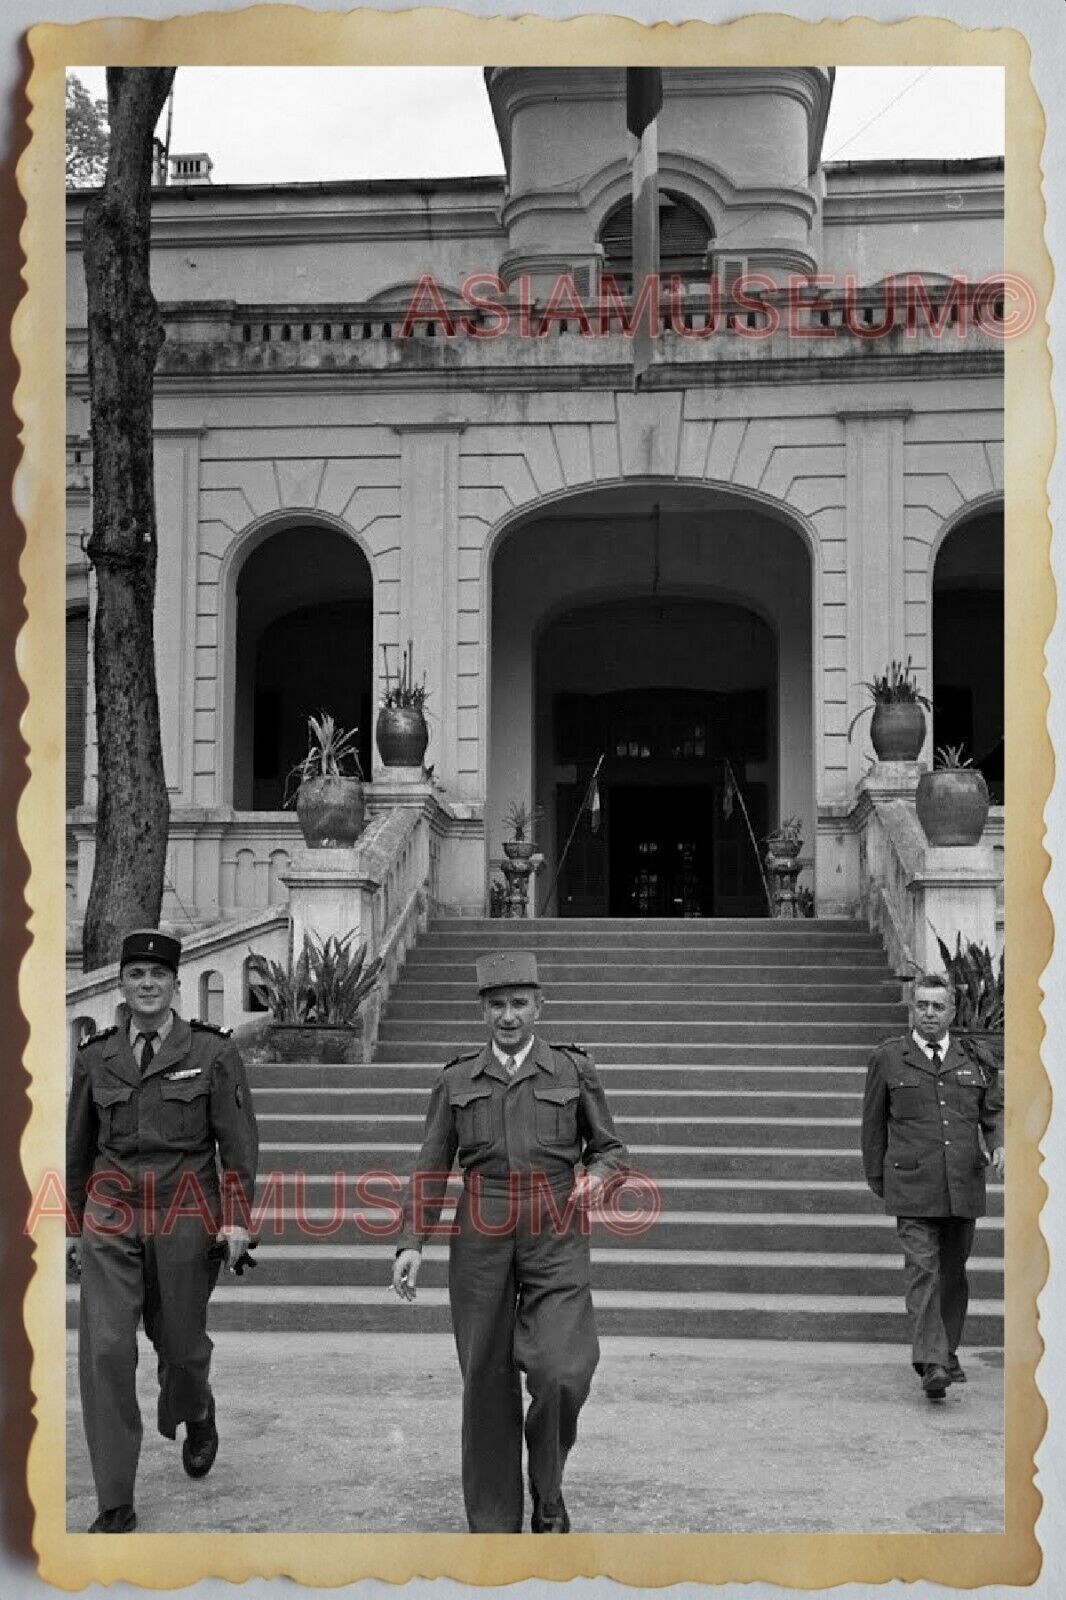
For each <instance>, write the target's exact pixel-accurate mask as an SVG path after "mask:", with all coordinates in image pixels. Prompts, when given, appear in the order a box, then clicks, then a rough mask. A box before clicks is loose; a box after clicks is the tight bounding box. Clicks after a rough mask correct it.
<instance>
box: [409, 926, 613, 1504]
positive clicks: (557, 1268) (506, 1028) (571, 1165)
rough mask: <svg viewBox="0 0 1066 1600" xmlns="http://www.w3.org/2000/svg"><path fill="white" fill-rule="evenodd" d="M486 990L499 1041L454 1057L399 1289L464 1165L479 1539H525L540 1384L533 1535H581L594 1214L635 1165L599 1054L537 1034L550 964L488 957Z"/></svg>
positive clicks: (464, 1362)
mask: <svg viewBox="0 0 1066 1600" xmlns="http://www.w3.org/2000/svg"><path fill="white" fill-rule="evenodd" d="M477 984H478V990H479V992H480V995H481V1005H482V1014H483V1016H484V1019H485V1022H486V1025H487V1028H488V1033H489V1040H488V1042H487V1043H486V1045H485V1046H484V1048H483V1049H481V1050H479V1051H476V1052H475V1053H474V1054H472V1055H464V1056H459V1057H457V1058H456V1059H455V1060H454V1061H450V1062H449V1063H448V1064H447V1066H446V1067H445V1068H444V1070H443V1071H442V1072H441V1075H440V1077H439V1078H438V1080H437V1082H436V1085H435V1086H434V1089H433V1093H432V1097H431V1099H430V1105H429V1111H428V1114H427V1117H426V1129H425V1138H424V1141H423V1144H422V1149H421V1151H420V1152H419V1156H418V1160H417V1162H416V1165H415V1172H414V1174H413V1176H412V1179H411V1181H410V1184H409V1186H408V1190H407V1193H406V1196H405V1205H404V1231H403V1234H402V1236H401V1239H400V1248H399V1249H398V1251H397V1254H396V1259H395V1262H394V1264H393V1275H392V1282H393V1288H394V1289H395V1290H396V1292H397V1294H399V1295H400V1296H401V1298H402V1299H405V1300H413V1299H414V1298H415V1285H416V1283H417V1279H418V1270H419V1265H420V1263H421V1259H422V1257H421V1249H422V1244H423V1242H424V1240H425V1238H426V1236H427V1235H428V1234H429V1233H430V1232H431V1231H432V1230H433V1227H434V1225H435V1223H436V1219H437V1217H438V1216H439V1213H440V1208H441V1203H442V1200H443V1196H444V1186H445V1184H446V1182H447V1175H448V1172H449V1171H450V1169H451V1165H452V1162H453V1160H454V1159H455V1156H456V1154H457V1153H458V1157H459V1164H460V1167H461V1169H462V1174H463V1191H462V1195H461V1197H460V1200H459V1203H458V1207H457V1210H456V1217H455V1226H454V1229H453V1232H452V1237H451V1253H450V1260H449V1273H448V1292H449V1298H450V1300H451V1310H452V1326H453V1329H454V1332H455V1343H456V1348H457V1351H458V1355H459V1366H460V1370H461V1372H462V1379H463V1433H462V1471H463V1494H464V1498H465V1502H466V1513H467V1520H468V1522H469V1525H470V1529H471V1532H474V1533H520V1532H521V1531H522V1521H523V1484H522V1387H521V1378H520V1374H521V1373H524V1374H525V1379H526V1387H527V1389H528V1391H529V1410H528V1415H527V1416H526V1419H525V1435H526V1443H527V1447H528V1455H529V1482H530V1490H531V1493H532V1500H533V1515H532V1531H533V1532H534V1533H569V1531H570V1519H569V1516H568V1515H567V1510H566V1506H565V1504H564V1502H563V1494H562V1480H563V1467H564V1465H565V1463H566V1458H567V1454H568V1452H569V1450H570V1447H571V1446H572V1445H573V1443H574V1439H575V1437H576V1434H577V1419H578V1413H579V1412H580V1410H581V1407H582V1405H583V1404H584V1402H585V1399H586V1398H587V1396H588V1392H589V1388H590V1385H591V1383H592V1375H593V1372H594V1371H595V1369H596V1363H597V1361H598V1360H599V1344H598V1343H597V1339H596V1328H595V1322H594V1318H593V1310H592V1296H591V1293H590V1290H589V1241H588V1227H587V1208H588V1207H589V1205H590V1204H591V1203H592V1202H593V1201H594V1200H595V1199H596V1197H597V1196H598V1195H599V1196H600V1197H601V1198H602V1191H603V1188H604V1185H605V1184H606V1183H607V1182H609V1181H612V1182H618V1181H621V1175H623V1174H624V1172H625V1170H626V1165H627V1159H628V1158H627V1155H626V1150H625V1147H624V1146H623V1145H622V1143H621V1142H620V1140H619V1139H618V1138H617V1136H616V1134H615V1131H614V1124H613V1122H612V1120H611V1113H610V1111H609V1109H608V1106H607V1101H606V1098H605V1096H604V1092H603V1088H602V1086H601V1084H600V1080H599V1077H598V1076H597V1073H596V1068H595V1067H594V1065H593V1063H592V1061H591V1059H590V1058H589V1056H588V1055H586V1054H585V1052H584V1051H583V1050H579V1049H577V1048H576V1047H575V1046H566V1047H555V1046H552V1045H550V1044H548V1043H547V1041H546V1040H544V1039H542V1038H540V1037H539V1036H537V1035H536V1034H535V1033H534V1026H535V1023H536V1020H537V1017H538V1016H539V1015H540V1010H541V1004H542V995H541V989H540V983H539V980H538V977H537V962H536V957H535V956H534V955H533V954H532V953H531V952H529V951H518V950H515V951H510V952H500V953H497V954H493V955H487V956H483V957H482V958H481V959H480V960H479V961H478V963H477ZM564 1223H565V1224H566V1225H563V1224H564Z"/></svg>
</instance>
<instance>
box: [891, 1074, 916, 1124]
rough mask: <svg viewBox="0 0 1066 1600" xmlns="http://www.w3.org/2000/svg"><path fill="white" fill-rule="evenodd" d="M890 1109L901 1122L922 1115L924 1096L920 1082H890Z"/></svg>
mask: <svg viewBox="0 0 1066 1600" xmlns="http://www.w3.org/2000/svg"><path fill="white" fill-rule="evenodd" d="M888 1099H889V1109H890V1111H891V1114H892V1116H893V1117H897V1118H898V1119H899V1120H900V1121H901V1122H909V1121H911V1120H912V1119H913V1118H916V1117H920V1116H921V1115H922V1104H923V1099H924V1096H923V1094H922V1086H921V1084H919V1083H914V1082H909V1083H908V1082H903V1083H890V1084H889V1086H888Z"/></svg>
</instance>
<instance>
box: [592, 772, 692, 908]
mask: <svg viewBox="0 0 1066 1600" xmlns="http://www.w3.org/2000/svg"><path fill="white" fill-rule="evenodd" d="M713 816H714V790H713V789H711V788H706V787H704V786H702V785H701V786H700V787H699V788H684V789H682V788H666V789H659V788H654V789H653V788H649V787H647V786H646V785H644V784H640V785H636V784H634V785H632V786H630V785H628V784H619V785H618V787H617V788H612V790H611V845H610V858H609V859H610V887H609V893H608V911H609V913H610V915H611V916H612V917H709V916H710V915H711V913H712V911H713V910H714V828H713Z"/></svg>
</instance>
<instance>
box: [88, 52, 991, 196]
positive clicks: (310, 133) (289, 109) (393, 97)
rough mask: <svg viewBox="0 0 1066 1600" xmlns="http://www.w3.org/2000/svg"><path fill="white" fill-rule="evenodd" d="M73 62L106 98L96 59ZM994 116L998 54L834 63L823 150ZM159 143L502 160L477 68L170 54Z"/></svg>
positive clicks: (975, 143)
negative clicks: (941, 61)
mask: <svg viewBox="0 0 1066 1600" xmlns="http://www.w3.org/2000/svg"><path fill="white" fill-rule="evenodd" d="M77 73H78V76H79V77H80V78H81V80H82V82H83V83H84V84H85V86H86V87H87V88H88V90H89V92H90V93H91V94H92V95H93V97H94V98H101V99H102V98H104V97H105V95H106V86H105V79H104V69H103V68H102V67H79V68H78V69H77ZM1003 119H1004V110H1003V73H1002V70H1001V69H1000V68H998V67H921V66H909V67H841V68H838V70H837V78H836V85H835V87H834V90H833V101H832V106H831V109H830V115H829V125H828V127H827V129H826V136H825V142H824V145H823V157H824V159H825V160H827V161H869V160H874V159H878V158H886V157H887V158H891V157H897V158H899V157H930V158H934V157H935V158H950V157H958V156H989V155H1002V154H1003V145H1004V120H1003ZM164 121H165V118H164ZM293 129H298V130H299V137H298V138H294V137H293ZM159 131H160V137H162V136H163V123H162V122H161V124H160V130H159ZM170 148H171V151H172V152H173V153H188V154H191V153H193V152H198V151H206V152H207V153H208V155H209V156H210V157H211V159H212V161H213V162H214V170H213V172H212V179H213V181H214V182H215V183H309V182H324V181H329V180H330V179H336V178H412V177H423V178H438V177H463V176H468V175H470V174H486V175H488V174H492V173H502V171H503V160H502V157H501V155H500V145H499V140H498V139H497V136H496V129H495V125H494V123H493V120H492V113H491V111H490V110H489V101H488V95H487V93H486V90H485V84H484V79H483V77H482V72H481V68H480V67H366V68H362V67H181V68H179V70H178V75H177V79H176V80H175V90H174V118H173V129H172V134H171V141H170Z"/></svg>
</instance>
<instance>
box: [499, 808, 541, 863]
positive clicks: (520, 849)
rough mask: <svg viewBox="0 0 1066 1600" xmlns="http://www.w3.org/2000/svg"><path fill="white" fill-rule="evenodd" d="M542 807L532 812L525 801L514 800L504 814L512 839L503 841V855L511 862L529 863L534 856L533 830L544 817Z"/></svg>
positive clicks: (505, 823)
mask: <svg viewBox="0 0 1066 1600" xmlns="http://www.w3.org/2000/svg"><path fill="white" fill-rule="evenodd" d="M543 815H544V812H543V810H542V808H541V807H540V806H536V807H535V808H534V809H533V810H532V811H531V810H530V809H529V807H528V806H527V805H526V803H525V801H524V800H512V801H511V803H510V805H509V806H508V807H507V810H506V812H505V813H504V818H503V825H504V827H505V828H508V829H510V837H509V838H507V839H504V841H503V853H504V855H505V856H506V857H507V858H508V860H509V861H528V860H529V858H530V857H531V856H532V854H533V829H534V827H535V826H536V824H537V823H538V822H539V821H540V820H541V818H542V817H543Z"/></svg>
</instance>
